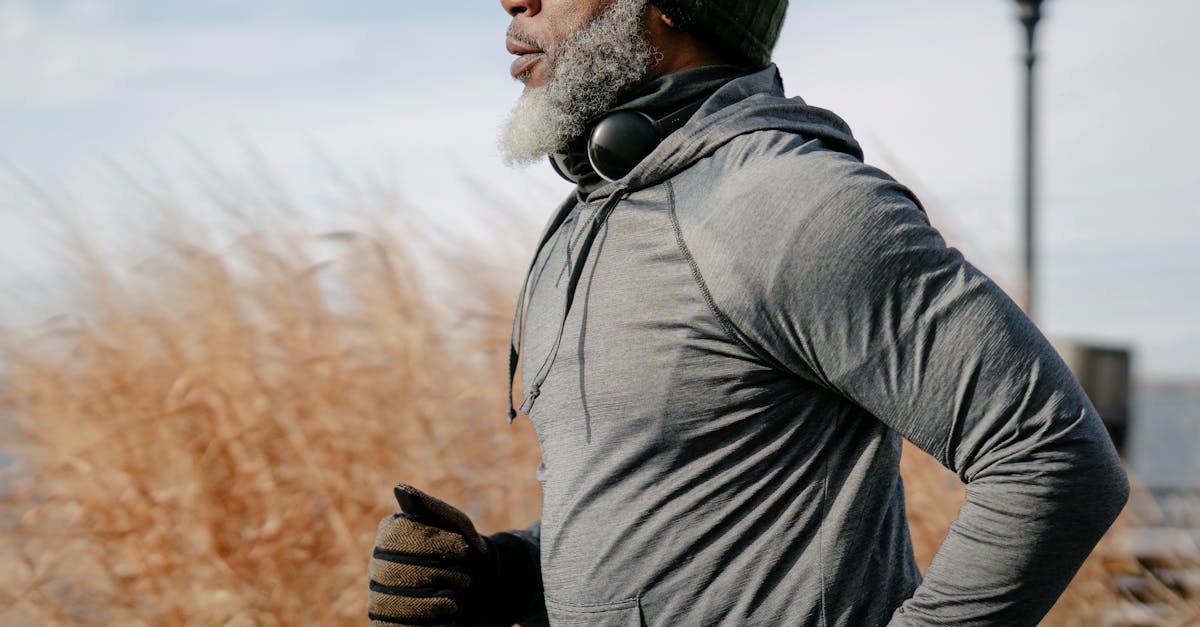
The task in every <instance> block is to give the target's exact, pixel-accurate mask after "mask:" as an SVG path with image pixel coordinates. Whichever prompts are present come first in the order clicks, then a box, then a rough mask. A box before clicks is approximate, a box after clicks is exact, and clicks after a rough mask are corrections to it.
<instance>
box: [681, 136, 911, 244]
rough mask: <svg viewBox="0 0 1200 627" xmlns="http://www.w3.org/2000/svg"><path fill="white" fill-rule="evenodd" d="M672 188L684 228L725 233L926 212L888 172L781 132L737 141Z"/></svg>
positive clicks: (816, 140) (814, 140) (779, 232)
mask: <svg viewBox="0 0 1200 627" xmlns="http://www.w3.org/2000/svg"><path fill="white" fill-rule="evenodd" d="M672 187H673V188H674V192H675V199H676V205H677V206H676V211H677V212H678V213H679V219H680V221H681V222H687V223H690V224H691V225H693V226H695V227H697V228H701V227H704V226H706V225H707V226H709V227H717V228H718V229H719V230H720V231H721V232H722V233H724V234H726V235H729V234H730V233H737V232H739V231H741V230H742V229H745V228H749V229H750V230H752V231H757V230H762V229H769V230H771V231H772V232H774V233H776V234H777V235H782V234H783V233H786V232H787V231H791V230H794V229H796V228H803V227H805V226H806V225H809V224H811V223H813V222H814V221H816V222H825V221H830V220H832V221H835V222H845V221H847V220H849V221H860V220H867V221H870V220H871V216H872V214H874V213H875V212H876V210H877V209H876V208H877V207H878V206H880V205H885V204H887V205H896V204H906V205H908V206H910V207H911V209H912V210H913V211H915V212H917V213H921V212H922V210H921V208H920V205H919V204H918V203H917V201H916V198H915V197H914V196H913V195H912V193H911V192H910V191H909V190H908V189H907V188H906V187H904V186H903V185H901V184H900V183H898V182H897V181H896V180H895V179H893V178H892V177H891V176H890V175H888V174H887V173H886V172H884V171H883V170H881V169H879V168H877V167H874V166H872V165H868V164H866V163H864V162H863V161H862V160H860V159H859V158H858V157H857V156H855V155H851V154H847V153H845V152H841V151H838V150H834V149H832V148H830V147H829V146H827V145H826V142H825V141H823V140H822V139H820V138H815V137H811V136H807V135H805V134H803V133H797V132H794V131H789V130H783V129H763V130H757V131H753V132H750V133H746V134H744V135H739V136H738V137H735V138H734V139H732V140H731V141H729V142H727V143H726V144H725V145H723V146H721V147H720V148H719V149H717V150H716V151H714V152H713V153H712V154H711V155H710V156H709V157H708V158H706V159H702V160H700V161H698V162H696V163H695V164H693V166H692V167H691V168H689V169H687V170H685V171H683V172H681V173H680V174H679V175H677V176H676V177H675V178H674V179H673V180H672Z"/></svg>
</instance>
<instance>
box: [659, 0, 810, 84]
mask: <svg viewBox="0 0 1200 627" xmlns="http://www.w3.org/2000/svg"><path fill="white" fill-rule="evenodd" d="M651 4H653V5H654V6H657V7H658V9H659V10H660V11H662V12H663V15H666V16H667V17H668V18H670V19H671V21H672V22H673V23H674V24H675V25H676V26H678V27H679V28H681V29H683V30H685V31H687V32H689V33H691V34H693V35H695V36H696V37H697V38H698V39H700V40H701V41H704V42H706V43H708V44H710V45H712V46H714V47H716V49H717V50H719V51H721V52H725V53H728V54H732V55H733V56H734V57H735V58H736V59H737V60H738V61H740V62H741V63H744V64H747V65H749V66H750V67H752V68H754V69H761V68H764V67H766V66H767V65H768V64H770V63H771V50H772V49H773V48H774V47H775V41H776V40H777V39H779V30H780V29H781V28H782V27H783V16H784V14H785V13H787V4H788V3H787V0H651Z"/></svg>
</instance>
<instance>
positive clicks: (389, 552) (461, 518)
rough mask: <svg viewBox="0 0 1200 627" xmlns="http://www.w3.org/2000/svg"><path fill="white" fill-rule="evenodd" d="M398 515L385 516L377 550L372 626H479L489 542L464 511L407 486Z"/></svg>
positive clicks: (401, 489) (399, 493) (399, 490)
mask: <svg viewBox="0 0 1200 627" xmlns="http://www.w3.org/2000/svg"><path fill="white" fill-rule="evenodd" d="M394 493H395V495H396V501H397V502H398V503H399V504H400V512H401V513H399V514H393V515H392V516H388V517H387V518H384V519H383V520H382V521H381V522H380V523H379V533H378V534H377V535H376V537H375V550H374V552H373V554H372V555H371V564H370V567H369V573H370V577H371V584H370V594H369V597H368V604H367V613H368V616H369V617H370V619H371V625H372V626H373V627H395V625H451V624H458V625H474V624H478V623H480V622H482V618H483V617H482V616H481V613H482V612H485V611H486V608H485V607H484V606H485V605H486V597H487V596H488V593H489V592H490V591H489V590H488V589H487V588H488V582H487V581H485V580H486V579H489V578H490V577H489V575H490V574H491V571H492V570H493V569H492V568H490V566H491V565H492V564H491V562H494V561H495V559H494V558H495V557H496V556H495V555H494V553H495V552H494V551H492V550H491V549H490V547H489V545H490V542H489V541H488V540H487V539H485V538H484V537H483V536H481V535H479V533H478V532H476V531H475V526H474V525H473V524H471V520H470V519H469V518H467V516H466V514H463V513H462V512H460V511H459V510H457V509H455V508H454V507H451V506H450V505H447V504H446V503H443V502H442V501H440V500H438V499H435V498H433V497H431V496H429V495H427V494H425V493H423V492H421V491H420V490H418V489H416V488H414V487H412V486H410V485H405V484H399V485H397V486H396V487H395V489H394Z"/></svg>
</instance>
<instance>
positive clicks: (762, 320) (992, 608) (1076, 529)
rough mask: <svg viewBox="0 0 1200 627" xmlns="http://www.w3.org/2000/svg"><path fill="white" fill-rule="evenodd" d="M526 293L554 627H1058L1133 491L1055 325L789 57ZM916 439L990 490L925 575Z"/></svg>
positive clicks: (673, 146) (585, 204)
mask: <svg viewBox="0 0 1200 627" xmlns="http://www.w3.org/2000/svg"><path fill="white" fill-rule="evenodd" d="M528 294H529V300H528V307H527V310H526V316H525V321H526V324H525V332H524V344H523V353H522V354H523V356H524V358H523V361H522V364H523V365H522V369H521V373H522V381H523V392H524V394H525V395H526V401H525V404H524V408H525V409H526V410H528V413H529V417H530V419H531V420H532V421H533V424H534V426H535V427H536V431H537V436H538V441H539V444H540V446H541V451H542V464H541V466H540V467H539V469H538V477H539V479H540V480H541V482H542V487H543V506H542V518H541V521H540V524H538V523H535V524H534V525H533V526H531V527H530V529H528V530H526V531H524V532H522V535H523V536H524V537H525V538H527V539H528V540H529V549H530V551H532V552H535V553H539V554H540V563H541V569H542V571H541V572H542V584H543V586H544V592H545V610H546V613H547V615H548V617H549V620H550V622H551V623H552V624H555V625H643V624H644V625H715V624H721V625H782V624H786V625H814V626H821V627H824V626H828V625H851V626H856V627H857V626H862V625H883V624H893V625H928V624H953V625H1023V624H1034V623H1036V622H1037V620H1038V619H1039V618H1041V617H1042V616H1043V614H1044V613H1045V612H1046V611H1047V610H1048V609H1049V607H1050V606H1051V604H1053V602H1054V600H1055V599H1056V598H1057V597H1058V595H1059V594H1060V593H1061V591H1062V590H1063V588H1064V587H1065V586H1066V585H1067V583H1068V582H1069V581H1070V579H1071V577H1072V575H1073V574H1074V573H1075V571H1076V570H1077V569H1078V568H1079V566H1080V564H1081V563H1082V561H1083V559H1084V558H1085V556H1086V555H1087V554H1088V552H1089V551H1090V550H1091V549H1092V547H1093V545H1094V544H1095V543H1096V542H1097V540H1098V539H1099V538H1100V536H1101V535H1102V534H1103V533H1104V531H1105V529H1107V528H1108V526H1109V525H1110V524H1111V522H1112V521H1113V519H1114V518H1115V516H1116V515H1117V513H1118V512H1119V511H1120V509H1121V507H1122V506H1123V504H1124V503H1125V501H1126V498H1127V493H1128V484H1127V481H1126V477H1125V474H1124V472H1123V470H1122V468H1121V465H1120V462H1119V460H1118V458H1117V455H1116V452H1115V451H1114V449H1113V446H1112V443H1111V441H1110V440H1109V438H1108V436H1107V435H1106V433H1105V431H1104V428H1103V427H1102V425H1101V422H1100V419H1099V417H1098V416H1097V415H1096V411H1095V409H1094V408H1093V407H1092V405H1091V403H1090V402H1089V401H1088V399H1087V397H1086V396H1085V395H1084V393H1083V391H1082V390H1081V389H1080V387H1079V385H1078V384H1077V383H1076V381H1075V380H1074V379H1073V378H1072V376H1071V374H1070V373H1069V372H1068V370H1067V368H1066V367H1065V366H1064V364H1063V362H1062V360H1061V359H1060V358H1059V357H1058V355H1057V354H1056V353H1055V352H1054V350H1053V349H1051V347H1050V345H1049V344H1048V343H1047V341H1046V340H1045V338H1044V337H1043V336H1042V335H1041V333H1039V332H1038V330H1037V328H1035V327H1034V326H1033V324H1031V323H1030V321H1029V320H1028V319H1027V318H1026V317H1025V315H1024V314H1023V313H1022V312H1021V310H1020V309H1019V308H1017V307H1016V306H1015V305H1014V304H1013V303H1012V301H1011V300H1009V298H1008V297H1007V296H1005V294H1004V293H1003V292H1002V291H1001V290H1000V289H999V288H998V287H997V286H996V285H995V284H994V283H993V282H992V281H990V280H989V279H988V278H987V277H986V276H984V275H983V274H981V273H980V272H979V271H978V270H976V269H975V268H974V267H973V266H971V265H970V264H969V263H968V262H966V261H965V260H964V259H963V257H962V255H961V254H960V253H959V252H958V251H957V250H955V249H954V248H950V247H948V246H947V245H946V243H945V242H944V241H943V239H942V238H941V236H940V235H939V234H938V232H937V231H936V230H935V229H934V228H932V227H931V226H930V225H929V222H928V220H927V218H926V216H925V214H924V212H923V210H922V208H921V206H920V204H919V203H918V201H917V200H916V198H914V197H913V195H912V193H911V192H910V191H909V190H907V189H906V188H905V187H904V186H902V185H900V184H899V183H897V182H895V181H894V180H892V179H891V178H890V177H888V176H887V175H886V174H884V173H883V172H881V171H879V170H877V169H875V168H873V167H870V166H867V165H864V164H863V162H862V154H861V152H860V149H859V147H858V144H857V143H856V142H855V140H854V139H853V137H852V136H851V135H850V131H849V129H848V128H847V127H846V125H845V124H844V123H843V122H842V121H841V120H840V119H838V118H837V117H836V116H834V115H833V114H831V113H829V112H827V111H824V110H821V109H817V108H815V107H809V106H807V105H806V104H805V103H804V102H803V101H801V100H800V99H798V98H785V97H784V95H783V86H782V83H781V81H780V78H779V74H778V71H777V69H776V68H775V66H770V67H768V68H767V69H765V70H763V71H761V72H757V73H754V74H750V75H748V76H745V77H742V78H738V79H735V80H733V81H732V82H730V83H728V84H727V85H726V86H725V87H723V88H721V89H720V90H719V91H717V92H716V93H715V94H714V95H713V96H712V97H711V98H709V99H708V101H707V102H706V103H705V104H704V106H703V107H702V108H701V109H700V111H699V112H697V114H696V115H695V116H693V117H692V119H691V120H690V121H689V122H688V123H687V124H686V125H685V126H684V127H683V128H682V129H680V130H679V131H677V132H675V133H673V134H672V135H670V136H669V137H668V138H667V139H666V140H665V141H664V142H663V143H662V144H661V145H660V146H659V147H658V148H657V149H656V150H655V151H654V152H653V153H651V154H650V155H649V156H648V157H647V158H646V159H645V160H644V161H643V162H642V163H640V164H639V165H638V166H637V167H636V168H635V169H634V170H633V171H632V172H631V173H630V174H629V175H628V176H626V177H625V178H624V179H622V180H621V181H618V182H616V183H612V184H609V185H606V186H604V187H602V188H600V189H598V190H596V191H594V192H592V193H591V194H590V195H589V196H588V197H587V198H584V199H576V198H572V199H570V200H568V201H567V202H566V203H565V204H564V205H563V206H562V207H560V209H559V212H558V218H557V219H554V220H552V221H551V226H550V228H548V229H547V232H546V233H545V238H544V244H543V246H542V247H541V248H540V250H539V253H538V254H537V256H536V259H535V260H534V263H533V266H532V269H531V273H530V276H529V279H528ZM564 312H565V315H564ZM520 317H521V316H520V312H519V313H518V322H519V320H520ZM901 437H903V438H906V439H908V440H910V441H911V442H913V443H914V444H916V445H917V446H919V447H920V448H922V449H923V450H925V451H926V452H928V453H930V454H931V455H933V456H934V457H936V458H937V459H938V461H940V462H941V463H942V464H944V465H945V466H946V467H947V468H949V469H951V470H953V471H954V472H955V473H957V475H958V476H959V478H960V479H961V480H962V481H964V482H965V483H966V484H967V500H966V504H965V505H964V506H963V508H962V510H961V512H960V513H959V516H958V519H957V520H956V521H955V523H954V524H953V525H952V527H951V529H950V532H949V535H948V536H947V538H946V540H945V542H944V543H943V545H942V547H941V550H940V551H939V552H938V554H937V556H936V558H935V559H934V561H933V564H932V565H931V566H930V568H929V569H928V572H927V573H926V574H925V578H924V581H923V582H922V579H921V576H920V574H919V573H918V571H917V568H916V566H915V564H914V561H913V555H912V548H911V541H910V539H909V532H908V526H907V523H906V519H905V512H904V494H903V490H902V486H901V482H900V475H899V471H898V463H899V460H900V450H901V447H900V442H901ZM540 609H541V608H540V607H539V608H537V610H538V611H535V612H534V613H533V614H531V616H530V617H529V620H528V621H527V623H536V622H538V621H537V619H536V618H534V614H539V613H540Z"/></svg>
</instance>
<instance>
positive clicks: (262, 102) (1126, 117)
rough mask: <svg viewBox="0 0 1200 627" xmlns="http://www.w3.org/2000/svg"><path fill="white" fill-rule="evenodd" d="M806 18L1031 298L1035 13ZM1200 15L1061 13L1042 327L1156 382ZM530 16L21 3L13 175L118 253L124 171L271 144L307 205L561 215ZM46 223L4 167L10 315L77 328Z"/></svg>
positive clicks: (953, 8)
mask: <svg viewBox="0 0 1200 627" xmlns="http://www.w3.org/2000/svg"><path fill="white" fill-rule="evenodd" d="M792 4H793V8H792V10H791V13H790V15H789V17H788V21H787V25H786V27H785V30H784V34H783V37H782V40H781V43H780V45H779V47H778V49H777V51H776V61H777V62H778V63H779V65H780V67H781V70H782V72H783V76H784V79H785V82H786V84H787V87H788V91H789V93H791V94H793V95H800V96H803V97H804V98H805V99H806V100H808V101H809V102H810V103H812V104H815V105H818V106H823V107H826V108H830V109H833V110H834V111H836V112H837V113H839V114H840V115H841V116H842V117H844V118H845V119H846V120H847V121H848V122H849V123H850V125H851V126H852V127H853V128H854V129H855V132H856V134H857V135H858V136H859V137H860V139H861V140H862V141H863V144H864V146H865V149H866V152H867V160H868V161H869V162H871V163H874V164H876V165H880V166H882V167H884V168H885V169H887V170H889V171H891V172H892V173H893V174H894V175H895V176H897V178H899V179H900V180H902V181H903V182H905V183H907V184H909V185H910V186H912V187H913V188H914V189H916V190H917V192H918V194H919V195H921V196H922V198H923V199H924V200H925V201H926V204H927V205H928V208H929V211H930V214H931V216H932V218H933V220H934V222H935V223H936V224H938V225H939V226H940V227H941V228H942V229H943V230H944V232H945V233H946V234H947V236H948V237H949V238H950V239H951V240H952V241H953V242H954V243H955V244H956V245H957V246H959V247H960V248H962V249H963V251H964V252H965V253H966V255H967V256H968V258H970V259H971V260H973V261H974V262H975V263H976V264H977V265H979V266H980V267H981V268H982V269H983V270H984V271H985V272H987V273H988V274H990V275H992V276H993V277H994V278H996V279H997V280H998V281H1000V282H1001V283H1002V284H1008V285H1012V284H1013V281H1014V279H1015V277H1016V271H1015V270H1016V259H1017V250H1018V248H1017V244H1016V237H1017V227H1018V221H1017V209H1016V190H1017V187H1016V185H1017V180H1016V171H1017V165H1018V144H1017V122H1018V118H1017V111H1018V109H1017V106H1018V103H1019V100H1018V92H1017V87H1018V85H1019V78H1020V76H1019V74H1018V65H1017V60H1018V45H1019V41H1020V31H1019V27H1018V26H1017V25H1016V22H1015V20H1014V4H1015V3H1013V2H1011V1H1009V0H979V1H974V2H962V1H961V0H916V1H912V2H904V3H898V2H890V1H884V0H847V1H845V2H840V3H836V6H830V5H834V3H821V4H813V3H801V2H793V3H792ZM809 7H813V8H809ZM817 7H819V8H817ZM1197 23H1200V3H1197V2H1194V1H1193V0H1144V1H1142V2H1138V3H1136V4H1133V3H1129V2H1127V1H1122V0H1088V1H1087V2H1082V1H1074V2H1069V1H1067V0H1050V1H1049V2H1048V7H1047V17H1046V20H1045V22H1044V24H1043V27H1042V29H1041V31H1040V34H1041V36H1042V38H1041V41H1042V44H1043V45H1042V52H1043V57H1042V66H1041V68H1042V70H1043V73H1042V83H1041V85H1042V88H1043V90H1042V98H1041V105H1042V108H1041V114H1042V118H1041V119H1042V121H1043V129H1044V131H1045V132H1044V134H1043V136H1042V147H1043V153H1042V154H1043V160H1042V166H1043V167H1042V170H1041V171H1042V177H1043V178H1042V181H1043V185H1042V188H1041V202H1042V204H1041V207H1042V214H1041V218H1040V221H1039V224H1040V229H1041V241H1040V247H1041V248H1040V251H1041V258H1042V261H1043V266H1042V282H1041V284H1040V285H1039V297H1040V301H1041V306H1040V314H1041V316H1040V323H1041V324H1042V326H1043V328H1044V329H1045V330H1046V331H1047V332H1048V333H1049V334H1050V335H1051V336H1056V337H1064V336H1070V337H1082V338H1090V339H1093V340H1099V341H1103V342H1110V343H1123V344H1129V345H1131V346H1132V347H1134V348H1135V349H1136V351H1137V353H1136V355H1137V364H1138V367H1139V369H1140V372H1141V374H1142V375H1143V376H1151V377H1175V376H1191V377H1196V376H1200V360H1198V359H1196V358H1195V357H1194V356H1195V355H1200V211H1198V209H1200V207H1198V204H1200V202H1198V201H1197V199H1198V198H1200V176H1197V174H1196V173H1195V171H1196V168H1197V158H1196V156H1195V155H1196V151H1195V149H1194V146H1196V145H1198V143H1200V123H1198V122H1197V121H1196V119H1195V115H1194V109H1195V106H1196V105H1195V103H1196V102H1198V101H1200V81H1197V80H1196V78H1195V77H1196V76H1197V74H1198V72H1197V70H1198V69H1200V39H1197V38H1196V37H1194V36H1193V28H1194V25H1195V24H1197ZM506 24H507V18H506V16H505V15H504V14H503V12H502V11H501V10H500V8H499V3H498V2H492V1H488V2H476V1H475V0H471V1H470V2H454V3H450V2H437V3H418V2H414V1H413V0H339V1H337V2H333V1H331V0H326V1H324V2H302V1H297V0H288V1H284V0H257V1H255V2H240V1H239V2H233V1H227V0H172V1H170V2H161V1H158V2H155V1H150V0H0V160H3V161H4V162H7V163H8V164H10V165H11V166H12V167H15V168H17V169H19V170H20V171H22V172H23V173H25V174H27V175H28V176H30V177H31V178H33V179H34V180H36V181H37V182H39V184H41V185H42V186H43V187H46V188H47V189H53V190H69V191H70V192H71V193H72V194H73V196H74V197H75V198H79V199H85V200H81V201H79V202H78V204H77V205H75V210H76V211H77V213H79V214H80V219H81V220H82V221H84V222H86V223H88V224H89V225H90V226H91V227H92V229H93V232H95V233H96V234H97V236H98V237H105V238H109V239H111V240H114V241H119V240H120V238H121V230H120V228H121V227H119V226H118V225H119V224H120V223H121V222H120V219H119V215H117V214H119V212H120V211H121V210H120V209H119V208H114V206H119V205H120V202H119V199H120V197H121V195H120V194H121V192H120V190H121V188H122V185H123V184H122V183H121V182H120V180H119V177H117V176H115V175H114V174H113V169H112V164H113V163H116V164H119V165H121V166H122V167H123V168H125V169H127V170H129V171H132V172H134V173H135V175H139V174H140V173H143V172H149V173H166V174H168V175H172V176H180V177H183V178H186V177H187V176H188V173H189V172H193V171H194V170H195V160H194V157H193V156H192V155H193V154H194V153H199V154H203V155H205V156H206V157H208V158H210V159H212V160H214V161H216V162H218V163H222V164H228V165H230V167H236V164H238V163H241V162H242V161H244V158H245V156H246V148H245V147H246V145H247V143H248V142H249V143H253V145H254V146H256V147H257V149H258V150H259V151H260V152H261V153H262V154H263V155H265V157H266V159H267V161H269V162H270V163H271V164H272V165H273V166H274V167H275V168H276V169H277V170H278V171H279V172H280V173H281V175H282V176H283V177H284V179H285V180H286V181H288V182H289V183H292V184H295V185H297V186H299V187H301V188H303V187H304V186H305V185H308V184H310V183H311V181H313V180H316V179H320V178H321V177H322V173H323V172H324V171H325V169H326V168H327V165H326V162H325V161H323V159H325V158H327V159H329V160H332V161H333V162H334V163H337V164H338V165H339V166H340V167H341V168H342V169H343V170H345V171H347V172H360V171H361V172H369V173H373V174H376V175H380V176H384V177H387V178H390V179H394V180H395V181H397V182H398V183H399V184H400V186H401V188H402V189H403V190H404V192H405V193H406V195H407V196H408V198H409V199H410V200H411V201H413V202H414V203H415V204H417V205H419V206H420V207H422V208H423V209H424V210H425V211H427V212H429V213H432V214H435V215H437V216H439V218H440V219H443V220H445V221H447V222H448V223H451V224H462V225H471V224H474V223H476V222H478V221H479V218H480V217H481V216H485V215H487V214H488V213H489V212H494V211H495V207H496V206H497V205H498V204H504V205H506V206H507V205H513V206H517V207H519V208H520V209H521V210H522V211H524V212H525V213H527V214H528V215H529V216H531V218H532V220H531V221H532V222H533V223H534V224H539V223H540V221H541V220H542V219H544V216H545V214H546V212H548V211H549V210H550V208H551V207H552V205H553V204H554V203H555V201H556V200H557V198H558V197H560V196H561V195H562V194H564V193H565V192H566V190H567V189H569V188H568V186H567V185H565V184H564V183H562V182H561V181H559V180H557V179H556V178H555V176H554V175H553V174H552V173H551V172H550V170H549V168H548V167H545V166H537V167H534V168H531V169H528V170H520V171H513V170H509V169H506V168H504V166H502V165H501V164H500V160H499V157H498V154H497V151H496V149H495V137H496V134H497V128H498V126H499V124H500V122H501V121H502V120H503V118H504V116H505V114H506V112H507V110H508V108H509V106H510V104H511V102H512V100H513V99H514V98H515V97H516V95H517V94H518V93H519V86H518V85H516V84H515V83H513V81H512V80H511V79H509V78H508V76H507V67H508V63H509V57H508V55H506V54H505V53H504V50H503V37H502V33H503V30H504V27H505V26H506ZM314 146H319V147H320V152H321V153H322V154H323V155H324V157H318V156H317V154H316V151H315V149H314ZM468 180H473V181H478V182H482V183H484V184H485V185H486V186H487V188H488V189H489V190H490V191H489V197H488V198H483V197H481V196H480V194H479V193H478V192H477V191H476V188H475V187H473V186H471V185H468V184H467V181H468ZM110 200H111V201H112V202H108V201H110ZM42 213H43V212H42V210H41V208H40V207H39V206H37V204H36V203H34V202H33V201H31V199H30V198H29V194H28V193H27V192H26V191H24V190H23V189H22V188H21V186H20V185H17V184H16V183H14V182H13V181H12V180H11V178H10V177H5V176H0V297H3V298H4V299H5V300H4V301H3V302H5V303H6V304H5V305H3V306H2V307H0V324H2V323H5V322H13V321H21V320H27V319H29V318H30V317H31V316H36V315H44V314H45V313H53V312H52V311H46V296H45V295H46V294H47V293H50V292H52V291H53V285H54V283H53V279H52V277H53V275H54V272H53V271H54V267H55V261H54V255H53V248H52V247H51V246H50V245H49V243H48V242H47V241H46V240H47V238H46V236H45V233H44V227H45V224H44V222H45V221H44V219H43V218H44V216H43V215H42ZM535 235H536V234H531V236H530V238H531V239H532V237H534V236H535Z"/></svg>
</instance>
